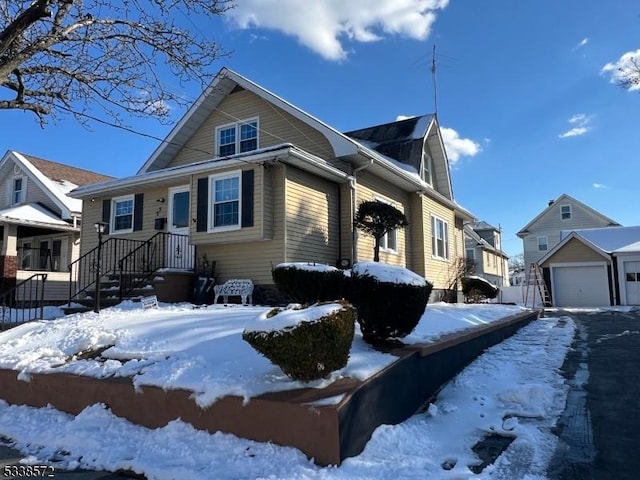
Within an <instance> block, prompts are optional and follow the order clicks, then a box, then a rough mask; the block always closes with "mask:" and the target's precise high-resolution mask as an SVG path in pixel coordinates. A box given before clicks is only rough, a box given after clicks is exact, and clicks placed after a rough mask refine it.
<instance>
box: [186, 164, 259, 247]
mask: <svg viewBox="0 0 640 480" xmlns="http://www.w3.org/2000/svg"><path fill="white" fill-rule="evenodd" d="M237 170H238V167H237V166H236V167H233V168H229V169H224V170H216V171H215V172H209V173H208V174H201V175H198V176H197V177H194V178H193V182H192V183H191V192H192V195H191V213H192V218H196V211H197V201H198V195H197V189H198V179H199V178H208V177H209V176H210V175H211V174H215V175H218V174H224V173H229V172H233V171H237ZM241 170H253V171H254V179H253V226H252V227H243V228H238V229H236V230H230V231H226V232H198V231H196V225H195V223H194V222H192V223H191V232H190V234H191V242H192V243H193V244H195V245H202V244H209V243H212V244H214V243H215V244H222V243H236V242H248V241H255V240H263V239H266V238H269V236H270V232H271V228H272V227H271V226H270V225H269V224H268V223H267V224H265V220H271V218H270V217H268V216H265V215H264V211H263V207H264V205H265V203H267V202H266V201H265V200H267V198H265V195H267V194H266V193H265V191H264V172H265V169H264V168H262V167H260V166H257V165H253V164H252V165H245V166H244V167H242V168H241ZM209 197H211V189H210V188H209ZM209 205H211V201H210V199H209ZM208 215H210V212H209V213H208Z"/></svg>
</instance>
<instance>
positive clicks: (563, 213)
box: [560, 205, 571, 220]
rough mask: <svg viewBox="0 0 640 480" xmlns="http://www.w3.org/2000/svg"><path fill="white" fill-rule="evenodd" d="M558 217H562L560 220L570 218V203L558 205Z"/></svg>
mask: <svg viewBox="0 0 640 480" xmlns="http://www.w3.org/2000/svg"><path fill="white" fill-rule="evenodd" d="M560 218H562V220H570V219H571V205H561V206H560Z"/></svg>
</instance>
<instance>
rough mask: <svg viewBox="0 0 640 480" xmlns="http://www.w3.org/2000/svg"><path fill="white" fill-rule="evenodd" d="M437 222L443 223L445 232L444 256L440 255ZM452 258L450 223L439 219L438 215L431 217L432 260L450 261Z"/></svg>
mask: <svg viewBox="0 0 640 480" xmlns="http://www.w3.org/2000/svg"><path fill="white" fill-rule="evenodd" d="M437 222H442V225H443V227H445V228H443V230H444V232H443V233H444V238H443V239H442V240H443V249H444V252H443V253H444V256H440V255H438V242H437V240H438V239H437V238H436V231H437V228H436V225H437ZM450 256H451V252H450V251H449V222H447V221H446V220H445V219H444V218H442V217H438V216H437V215H433V214H432V215H431V258H434V259H437V260H445V261H449V260H450Z"/></svg>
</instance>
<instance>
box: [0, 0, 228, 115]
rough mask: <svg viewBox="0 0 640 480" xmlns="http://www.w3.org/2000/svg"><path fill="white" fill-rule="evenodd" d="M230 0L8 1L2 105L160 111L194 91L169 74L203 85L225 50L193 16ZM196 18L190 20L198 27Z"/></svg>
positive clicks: (0, 71) (207, 14) (3, 21)
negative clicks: (183, 91) (181, 88)
mask: <svg viewBox="0 0 640 480" xmlns="http://www.w3.org/2000/svg"><path fill="white" fill-rule="evenodd" d="M231 1H232V0H168V1H163V0H121V1H119V2H112V1H111V0H20V1H12V2H5V4H4V5H3V6H2V7H0V109H21V110H25V111H30V112H33V113H35V114H36V115H37V117H38V120H39V121H40V122H41V123H44V122H46V121H47V119H50V118H55V117H56V115H57V114H65V115H69V114H70V115H73V116H75V117H76V118H77V119H78V120H79V121H80V122H82V123H84V122H86V121H87V118H94V115H84V114H85V113H87V112H89V111H91V112H93V111H95V109H96V107H97V108H99V109H102V112H103V114H105V115H106V116H108V117H109V118H110V121H112V122H114V123H115V124H118V125H120V124H122V116H123V115H125V114H126V115H140V116H149V115H151V116H154V117H157V118H160V119H162V118H163V117H166V115H167V114H168V112H169V108H170V105H171V104H174V103H177V104H180V105H183V104H184V103H185V102H186V99H184V98H182V97H181V95H180V92H177V91H172V90H171V89H170V88H169V87H168V84H169V81H171V80H178V81H180V82H184V81H192V80H195V81H197V82H199V83H200V87H201V88H204V87H205V85H206V84H208V83H209V81H210V80H211V78H212V72H210V71H208V68H209V67H210V66H211V64H212V63H213V62H214V61H215V60H217V59H219V58H220V57H222V56H225V55H226V52H225V51H223V50H222V49H221V48H220V47H219V46H218V45H217V44H216V43H215V42H213V41H211V40H209V39H208V38H206V37H205V36H204V34H202V33H201V32H200V30H199V29H198V28H197V27H195V28H186V27H185V24H186V23H187V22H191V20H190V18H194V19H196V18H197V19H202V18H211V17H215V16H219V15H222V14H223V13H224V12H225V11H226V10H227V9H229V8H231V6H232V5H231ZM194 26H195V25H191V27H194Z"/></svg>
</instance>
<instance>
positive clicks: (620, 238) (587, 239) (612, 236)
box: [538, 226, 640, 264]
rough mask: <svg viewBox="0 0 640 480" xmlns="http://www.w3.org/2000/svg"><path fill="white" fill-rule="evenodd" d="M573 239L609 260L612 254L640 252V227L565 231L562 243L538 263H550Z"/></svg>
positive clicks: (561, 235) (561, 238)
mask: <svg viewBox="0 0 640 480" xmlns="http://www.w3.org/2000/svg"><path fill="white" fill-rule="evenodd" d="M572 239H575V240H577V241H579V242H581V243H583V244H584V245H586V246H587V247H589V248H591V249H592V250H594V251H595V252H597V253H598V254H600V255H602V256H603V257H605V258H606V259H608V260H609V259H610V254H612V253H623V252H638V251H640V226H632V227H604V228H585V229H580V230H566V231H563V232H561V233H560V242H558V243H557V244H556V245H555V246H554V247H553V248H552V249H551V250H549V251H548V252H547V253H546V255H544V256H543V257H542V258H541V259H540V260H538V263H539V264H543V263H544V262H546V261H548V260H549V259H550V258H551V257H552V256H553V255H555V254H556V253H557V252H558V251H559V250H560V249H562V248H563V247H564V246H565V245H566V244H567V243H569V242H570V241H571V240H572Z"/></svg>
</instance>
